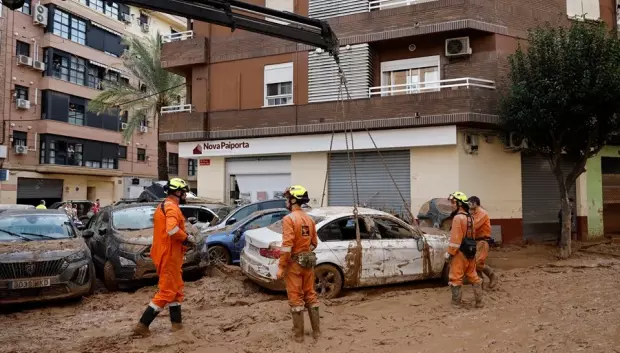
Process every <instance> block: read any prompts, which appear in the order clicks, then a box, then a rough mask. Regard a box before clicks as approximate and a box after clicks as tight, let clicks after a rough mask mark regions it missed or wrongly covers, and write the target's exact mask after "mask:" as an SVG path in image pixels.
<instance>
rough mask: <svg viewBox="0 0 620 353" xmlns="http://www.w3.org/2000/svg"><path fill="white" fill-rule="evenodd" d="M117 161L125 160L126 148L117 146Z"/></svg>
mask: <svg viewBox="0 0 620 353" xmlns="http://www.w3.org/2000/svg"><path fill="white" fill-rule="evenodd" d="M118 159H127V146H118Z"/></svg>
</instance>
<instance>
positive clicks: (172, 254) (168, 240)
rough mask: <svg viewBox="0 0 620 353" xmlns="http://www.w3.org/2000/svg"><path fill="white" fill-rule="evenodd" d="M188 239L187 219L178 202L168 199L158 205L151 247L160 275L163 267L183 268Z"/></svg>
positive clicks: (154, 216)
mask: <svg viewBox="0 0 620 353" xmlns="http://www.w3.org/2000/svg"><path fill="white" fill-rule="evenodd" d="M186 239H187V233H186V232H185V217H184V216H183V213H181V209H180V208H179V205H178V204H177V202H176V200H174V199H171V198H167V199H166V200H165V201H164V202H163V211H162V204H159V205H157V209H156V210H155V214H154V215H153V245H152V246H151V259H153V263H154V264H155V267H156V268H157V273H160V271H161V269H162V268H163V267H167V266H173V267H175V268H176V267H177V266H178V268H179V269H181V268H182V267H183V256H184V254H185V247H184V246H183V242H184V241H185V240H186Z"/></svg>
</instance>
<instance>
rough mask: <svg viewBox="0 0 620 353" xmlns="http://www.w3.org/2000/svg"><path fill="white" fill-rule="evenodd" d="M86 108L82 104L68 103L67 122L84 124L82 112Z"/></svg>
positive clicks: (83, 112)
mask: <svg viewBox="0 0 620 353" xmlns="http://www.w3.org/2000/svg"><path fill="white" fill-rule="evenodd" d="M85 112H86V109H85V107H84V106H83V105H79V104H73V103H70V104H69V121H68V122H69V124H73V125H84V114H85Z"/></svg>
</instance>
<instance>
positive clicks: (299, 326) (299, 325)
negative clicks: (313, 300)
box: [291, 311, 304, 343]
mask: <svg viewBox="0 0 620 353" xmlns="http://www.w3.org/2000/svg"><path fill="white" fill-rule="evenodd" d="M291 316H292V317H293V327H294V329H293V334H294V335H293V337H294V339H295V342H298V343H301V342H303V341H304V312H303V311H291Z"/></svg>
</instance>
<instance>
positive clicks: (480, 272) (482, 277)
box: [476, 270, 484, 287]
mask: <svg viewBox="0 0 620 353" xmlns="http://www.w3.org/2000/svg"><path fill="white" fill-rule="evenodd" d="M476 273H477V274H478V278H480V281H481V282H480V285H481V286H482V287H484V276H482V273H483V271H482V270H476Z"/></svg>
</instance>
